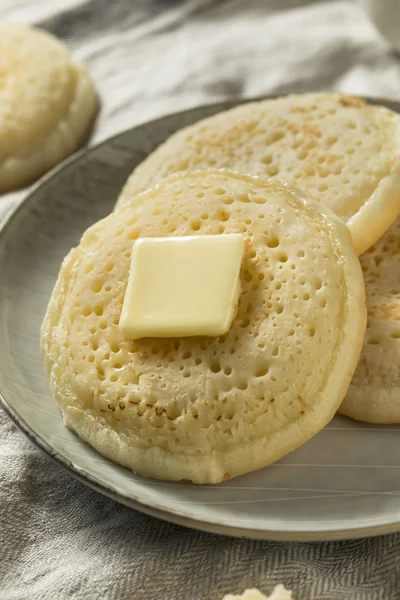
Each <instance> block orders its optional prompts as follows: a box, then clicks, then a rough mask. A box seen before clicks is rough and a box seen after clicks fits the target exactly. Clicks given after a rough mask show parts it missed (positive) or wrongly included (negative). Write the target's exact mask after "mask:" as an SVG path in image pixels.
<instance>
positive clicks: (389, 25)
mask: <svg viewBox="0 0 400 600" xmlns="http://www.w3.org/2000/svg"><path fill="white" fill-rule="evenodd" d="M360 2H361V4H362V6H363V7H364V9H365V12H366V13H367V14H368V16H369V18H370V19H371V21H372V23H373V24H374V25H375V27H376V28H377V30H378V31H379V33H380V34H381V35H382V36H383V37H384V38H385V40H386V41H387V42H388V43H389V44H390V45H391V46H392V48H394V49H395V50H397V51H398V52H400V0H360Z"/></svg>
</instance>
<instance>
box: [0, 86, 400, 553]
mask: <svg viewBox="0 0 400 600" xmlns="http://www.w3.org/2000/svg"><path fill="white" fill-rule="evenodd" d="M338 93H340V92H338ZM274 97H276V96H274V95H262V96H258V97H250V98H226V99H225V100H221V101H218V102H209V103H204V104H200V105H196V106H193V107H191V108H189V109H184V110H180V111H176V112H172V113H168V114H165V115H162V116H161V117H157V118H155V119H150V120H149V121H144V122H142V123H138V124H136V125H135V126H133V127H131V128H128V129H125V130H121V131H119V132H118V133H116V134H114V135H112V136H110V137H108V138H106V139H104V140H102V141H101V142H99V143H98V144H95V145H93V146H89V147H86V148H82V149H80V150H79V151H78V152H75V153H74V154H72V155H71V156H70V157H69V158H67V159H66V160H64V161H63V162H61V163H60V164H59V165H57V166H56V167H55V168H53V169H51V170H50V171H49V172H48V173H46V174H45V175H44V176H43V177H41V178H40V179H39V180H38V181H37V182H36V183H35V184H34V186H33V187H32V188H31V190H30V191H29V192H28V193H27V195H26V196H25V197H24V198H23V200H22V201H21V202H20V203H18V204H17V206H15V207H12V208H11V209H10V210H9V211H8V212H7V213H6V214H5V216H4V217H3V219H2V221H1V222H0V243H1V241H2V238H3V237H4V235H5V232H6V230H7V229H8V228H9V227H10V226H11V225H12V222H13V220H14V218H15V217H17V216H19V215H20V213H21V212H23V211H24V210H26V209H27V207H28V206H29V204H30V203H31V202H32V201H34V200H35V197H36V194H37V192H38V191H39V190H40V189H41V188H42V186H44V185H46V184H47V183H48V182H49V181H52V180H54V179H55V178H56V177H57V176H58V174H59V173H60V172H61V171H63V170H64V169H66V168H67V167H69V166H70V165H72V164H73V163H75V162H79V161H80V160H81V158H82V157H83V156H87V155H90V154H91V153H93V152H95V151H97V150H98V149H99V148H100V147H101V146H104V145H108V144H109V143H110V142H113V141H115V140H118V138H120V137H121V136H124V135H126V134H127V133H132V134H134V133H135V131H137V130H140V128H142V127H144V126H152V125H154V124H157V123H158V122H162V121H163V120H165V119H166V118H168V117H173V116H176V117H177V116H178V115H179V116H183V115H185V114H189V113H190V112H192V111H201V110H202V109H207V108H210V107H214V108H216V109H217V110H216V112H218V107H221V110H222V109H225V110H228V108H227V105H228V107H229V105H230V108H233V107H234V106H236V105H240V104H245V103H249V102H257V101H259V100H263V99H268V98H274ZM359 97H361V98H363V99H364V100H366V101H367V102H370V103H377V104H383V105H385V104H388V103H391V104H395V105H397V106H398V109H399V112H400V99H398V100H397V99H394V98H382V97H372V96H359ZM201 118H202V117H200V119H201ZM0 201H1V196H0ZM0 406H2V408H3V409H4V411H5V413H6V414H7V415H8V417H9V418H10V419H11V420H12V422H13V423H14V424H15V425H16V426H17V428H18V429H19V430H20V431H22V433H24V434H25V436H26V437H27V438H28V439H29V441H30V442H31V443H33V444H34V445H35V446H37V447H39V448H40V449H41V450H42V451H44V452H45V453H46V454H47V455H48V456H49V457H50V458H51V459H52V460H54V461H55V462H56V463H57V464H59V465H61V466H62V467H63V468H64V469H65V470H66V471H67V472H68V473H69V474H71V475H72V476H73V477H75V478H76V479H77V480H78V481H80V482H81V483H83V484H85V485H87V486H88V487H90V488H91V489H94V490H95V491H97V492H100V493H102V494H103V495H105V496H107V497H109V498H111V499H112V500H114V501H117V502H119V503H121V504H123V505H125V506H128V507H130V508H133V509H135V510H138V511H140V512H142V513H144V514H147V515H150V516H152V517H156V518H159V519H163V520H166V521H169V522H171V523H175V524H177V525H181V526H184V527H187V528H191V529H196V530H200V531H205V532H208V533H214V534H219V535H229V536H232V537H246V538H250V539H259V540H271V541H291V542H315V541H335V540H346V539H360V538H365V537H370V536H378V535H382V534H387V533H395V532H397V531H399V530H400V519H398V520H395V521H387V522H384V523H382V524H379V525H367V526H363V527H341V528H330V529H327V528H326V527H325V529H321V530H319V531H318V530H312V531H307V530H305V529H301V528H300V529H298V530H294V531H293V530H292V531H282V530H279V529H255V528H243V527H238V526H235V525H221V524H220V523H218V522H216V521H213V520H212V518H209V519H207V520H205V519H197V518H195V517H193V516H189V515H185V514H183V513H182V510H181V509H174V508H173V507H165V506H162V505H160V504H159V503H158V502H157V501H146V502H145V501H142V500H141V499H140V497H137V496H136V495H133V494H129V495H128V494H126V493H124V491H123V490H117V489H116V488H115V487H114V486H111V485H110V484H108V483H107V482H106V481H104V480H103V479H102V478H101V477H100V476H94V475H91V474H90V473H88V472H87V471H86V470H85V469H82V468H80V467H79V465H77V464H76V463H74V462H72V461H70V460H69V459H68V458H67V457H66V456H64V455H63V454H62V453H61V452H58V451H56V450H55V449H54V448H53V447H52V446H51V444H50V443H48V442H47V441H46V440H45V439H44V438H43V437H42V436H41V435H40V434H38V433H36V432H35V431H34V430H33V429H32V427H31V426H30V425H29V424H28V422H27V421H26V420H25V419H24V417H22V415H21V414H20V413H19V411H18V409H17V408H16V407H15V406H14V405H13V403H12V401H10V400H9V399H8V398H7V396H6V394H5V393H4V391H3V389H2V386H1V381H0ZM82 443H84V442H82ZM135 496H136V497H135Z"/></svg>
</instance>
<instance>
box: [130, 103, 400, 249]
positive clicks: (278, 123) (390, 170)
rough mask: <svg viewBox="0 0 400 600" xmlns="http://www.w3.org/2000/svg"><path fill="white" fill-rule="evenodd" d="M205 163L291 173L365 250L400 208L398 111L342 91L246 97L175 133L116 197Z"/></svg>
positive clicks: (267, 173) (258, 171) (245, 170)
mask: <svg viewBox="0 0 400 600" xmlns="http://www.w3.org/2000/svg"><path fill="white" fill-rule="evenodd" d="M210 167H216V168H227V169H231V170H234V171H240V172H242V173H248V174H254V175H260V176H264V177H274V176H278V177H281V178H283V179H285V180H287V181H294V182H295V183H296V184H297V185H298V186H299V187H300V188H301V189H302V190H304V192H305V193H306V195H307V196H310V197H313V198H314V199H315V200H317V201H318V202H321V203H322V204H325V205H326V206H328V207H329V208H331V209H332V210H333V211H334V212H335V213H336V214H337V215H338V216H339V217H341V218H342V219H343V221H345V223H346V224H347V225H348V227H349V229H350V232H351V235H352V238H353V241H354V244H355V247H356V250H357V253H358V254H362V253H363V252H364V251H365V250H367V248H369V247H370V246H372V244H373V243H374V242H376V240H377V239H378V238H379V237H380V236H381V235H382V234H383V233H384V232H385V231H386V230H387V229H388V228H389V226H390V225H391V224H392V222H393V221H394V219H395V218H396V217H397V216H398V215H399V213H400V117H399V115H397V114H396V113H394V112H392V111H391V110H389V109H387V108H383V107H381V106H372V105H369V104H366V103H365V102H364V101H363V100H361V99H359V98H353V97H349V96H344V95H340V94H327V93H325V94H298V95H291V96H286V97H283V98H276V99H273V100H264V101H262V102H253V103H250V104H244V105H241V106H239V107H237V108H234V109H231V110H229V111H225V112H222V113H219V114H217V115H215V116H213V117H210V118H208V119H205V120H203V121H200V122H198V123H196V124H195V125H192V126H190V127H187V128H186V129H182V130H181V131H179V132H177V133H176V134H174V135H172V136H171V137H170V138H169V139H168V140H167V141H166V142H165V143H164V144H163V145H161V146H160V147H159V148H158V149H157V150H155V151H154V152H153V153H152V154H150V156H149V157H148V158H147V159H145V160H144V161H143V163H141V164H140V165H139V166H138V167H137V168H136V169H135V171H134V172H133V174H132V175H131V177H130V178H129V179H128V182H127V183H126V185H125V187H124V189H123V191H122V194H121V197H120V199H119V201H118V203H119V204H122V203H123V202H125V201H129V200H130V199H131V198H132V197H133V196H135V195H136V194H137V193H138V192H141V191H143V190H144V189H146V188H149V187H152V186H153V185H155V184H156V183H158V182H159V181H161V180H162V179H163V178H164V177H166V176H168V175H170V174H171V173H174V172H178V171H186V170H197V169H207V168H210Z"/></svg>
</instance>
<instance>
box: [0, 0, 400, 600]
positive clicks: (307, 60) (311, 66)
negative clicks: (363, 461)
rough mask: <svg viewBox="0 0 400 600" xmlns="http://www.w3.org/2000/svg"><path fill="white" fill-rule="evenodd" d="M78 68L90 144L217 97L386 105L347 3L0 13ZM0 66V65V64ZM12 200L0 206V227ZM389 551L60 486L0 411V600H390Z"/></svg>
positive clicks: (100, 5) (390, 79)
mask: <svg viewBox="0 0 400 600" xmlns="http://www.w3.org/2000/svg"><path fill="white" fill-rule="evenodd" d="M0 19H12V20H16V21H20V22H29V23H35V24H38V25H41V26H43V27H45V28H46V29H48V30H49V31H51V32H53V33H55V34H57V35H59V36H60V37H62V38H64V39H65V40H66V41H67V43H69V44H70V46H71V48H72V49H73V50H74V51H75V52H76V54H77V55H78V56H79V57H81V58H83V59H84V60H86V61H87V62H88V64H89V68H90V70H91V72H92V74H93V77H94V79H95V81H96V83H97V86H98V89H99V92H100V94H101V97H102V101H103V109H102V113H101V115H100V119H99V122H98V127H97V129H96V132H95V135H94V138H93V142H96V141H99V140H101V139H104V138H106V137H108V136H109V135H110V134H112V133H115V132H117V131H119V130H121V129H124V128H126V127H128V126H132V125H134V124H135V123H138V122H140V121H144V120H147V119H150V118H153V117H155V116H158V115H161V114H165V113H168V112H172V111H175V110H179V109H180V108H184V107H185V108H186V107H190V106H193V105H195V104H198V103H202V102H205V101H213V100H217V99H221V98H224V97H227V96H233V95H235V96H238V95H243V96H252V95H259V94H264V93H265V94H267V93H273V94H277V93H283V92H287V91H291V90H295V91H303V90H318V89H326V88H331V89H340V90H342V91H346V92H353V93H356V94H366V95H368V94H370V95H381V96H392V97H400V70H399V66H398V59H397V58H396V56H394V55H393V54H392V53H391V52H390V51H389V49H388V48H387V46H386V45H385V43H384V42H383V41H381V40H380V39H379V38H378V36H377V34H376V33H375V31H374V30H373V28H372V26H371V25H370V24H369V23H368V21H367V19H366V18H365V17H364V15H363V13H362V11H361V9H360V7H359V6H358V5H357V4H356V3H353V2H351V1H340V0H333V1H331V2H321V1H320V2H318V1H316V0H309V1H306V0H303V1H301V0H298V1H296V0H246V2H243V0H182V1H179V0H173V1H172V0H171V1H170V2H167V1H165V0H112V1H111V0H57V1H56V2H55V1H54V0H41V1H40V2H32V0H1V2H0ZM0 60H1V57H0ZM24 193H25V192H19V193H16V194H13V195H9V196H8V197H5V198H2V199H1V198H0V214H4V213H5V212H6V211H7V210H8V209H9V208H10V207H11V206H13V205H15V204H16V203H18V202H19V201H20V200H21V198H22V197H23V195H24ZM399 556H400V536H399V535H391V536H386V537H380V538H375V539H367V540H361V541H350V542H336V543H313V544H300V543H293V544H289V543H269V542H258V541H248V540H240V539H230V538H227V537H217V536H213V535H209V534H205V533H199V532H195V531H190V530H187V529H183V528H181V527H178V526H175V525H171V524H168V523H165V522H162V521H159V520H156V519H152V518H149V517H146V516H143V515H141V514H139V513H136V512H134V511H133V510H130V509H128V508H125V507H123V506H120V505H118V504H116V503H115V502H113V501H111V500H108V499H106V498H103V497H102V496H101V495H99V494H97V493H95V492H93V491H91V490H89V489H87V488H86V487H85V486H83V485H82V484H80V483H78V482H76V481H75V480H74V479H73V478H71V476H70V475H69V474H67V473H66V472H64V471H63V470H62V469H61V467H59V466H57V465H55V464H53V463H52V462H51V461H50V459H48V458H47V457H46V456H45V455H43V454H42V453H41V452H40V451H39V450H38V449H36V448H35V447H33V446H31V445H30V444H29V442H28V441H27V440H26V439H25V438H24V436H23V435H22V434H21V433H20V432H18V431H17V430H16V429H15V427H14V425H13V424H12V423H11V421H10V420H9V419H8V418H7V417H6V415H5V414H3V413H2V412H0V600H64V599H76V600H97V599H99V600H100V599H102V600H103V599H105V600H108V599H110V600H114V599H116V600H125V599H126V600H128V599H129V600H131V599H132V600H133V599H135V600H153V599H155V598H160V599H162V600H184V599H185V600H220V599H221V598H222V597H223V596H224V594H227V593H229V592H235V593H239V592H243V591H244V589H245V588H247V587H258V588H260V589H261V590H263V591H264V592H265V593H267V592H270V591H271V590H272V589H273V587H274V585H276V584H277V583H284V584H285V585H286V587H287V588H289V589H292V590H293V592H294V597H295V599H296V600H399V599H400V558H399Z"/></svg>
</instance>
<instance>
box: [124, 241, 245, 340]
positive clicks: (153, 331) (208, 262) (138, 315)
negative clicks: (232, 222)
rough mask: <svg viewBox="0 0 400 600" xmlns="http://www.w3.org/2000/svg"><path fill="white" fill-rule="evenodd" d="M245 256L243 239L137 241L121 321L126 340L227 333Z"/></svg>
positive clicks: (236, 299)
mask: <svg viewBox="0 0 400 600" xmlns="http://www.w3.org/2000/svg"><path fill="white" fill-rule="evenodd" d="M243 251H244V238H243V236H242V235H240V234H225V235H200V236H187V237H166V238H141V239H138V240H137V241H136V243H135V244H134V246H133V250H132V258H131V268H130V273H129V280H128V286H127V289H126V294H125V299H124V303H123V307H122V314H121V318H120V327H121V329H122V332H123V334H124V335H125V337H127V338H131V339H138V338H142V337H184V336H193V335H208V336H218V335H222V334H223V333H225V332H226V331H227V330H228V329H229V327H230V325H231V323H232V320H233V318H234V316H235V313H236V307H237V302H238V298H239V286H240V282H239V273H240V267H241V263H242V258H243Z"/></svg>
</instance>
